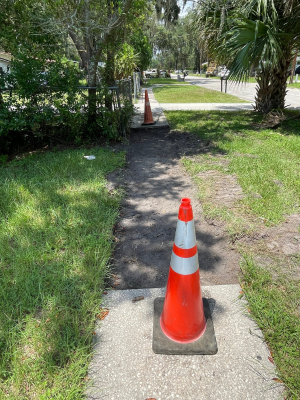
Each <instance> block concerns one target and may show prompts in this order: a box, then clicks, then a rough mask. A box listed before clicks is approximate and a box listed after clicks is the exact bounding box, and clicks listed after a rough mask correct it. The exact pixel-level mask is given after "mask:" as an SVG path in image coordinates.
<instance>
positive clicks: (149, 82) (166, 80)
mask: <svg viewBox="0 0 300 400" xmlns="http://www.w3.org/2000/svg"><path fill="white" fill-rule="evenodd" d="M157 84H161V85H174V84H175V85H190V83H189V82H178V81H177V79H172V78H151V79H147V80H145V84H144V85H143V86H145V85H148V87H150V86H152V85H157Z"/></svg>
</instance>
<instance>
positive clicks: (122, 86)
mask: <svg viewBox="0 0 300 400" xmlns="http://www.w3.org/2000/svg"><path fill="white" fill-rule="evenodd" d="M116 86H117V87H118V88H119V95H120V97H121V98H122V99H127V100H129V101H130V102H131V103H132V83H131V76H129V77H128V79H121V80H118V81H116Z"/></svg>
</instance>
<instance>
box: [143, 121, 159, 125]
mask: <svg viewBox="0 0 300 400" xmlns="http://www.w3.org/2000/svg"><path fill="white" fill-rule="evenodd" d="M155 124H156V121H153V122H143V123H142V125H155Z"/></svg>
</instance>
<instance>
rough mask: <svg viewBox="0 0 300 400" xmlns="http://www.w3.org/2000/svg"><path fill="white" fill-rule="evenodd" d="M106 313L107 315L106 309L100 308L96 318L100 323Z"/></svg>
mask: <svg viewBox="0 0 300 400" xmlns="http://www.w3.org/2000/svg"><path fill="white" fill-rule="evenodd" d="M108 313H109V310H108V308H102V310H101V311H100V314H98V315H97V318H99V319H100V320H101V321H102V320H103V319H104V318H105V317H106V316H107V315H108Z"/></svg>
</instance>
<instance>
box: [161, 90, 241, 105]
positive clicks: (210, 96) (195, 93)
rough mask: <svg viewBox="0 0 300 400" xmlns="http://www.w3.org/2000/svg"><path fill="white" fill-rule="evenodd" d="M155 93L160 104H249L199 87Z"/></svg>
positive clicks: (228, 95)
mask: <svg viewBox="0 0 300 400" xmlns="http://www.w3.org/2000/svg"><path fill="white" fill-rule="evenodd" d="M153 93H154V95H155V98H156V100H157V101H158V102H159V103H178V102H180V103H248V102H247V101H245V100H242V99H239V98H238V97H235V96H232V95H230V94H226V93H222V92H217V91H216V90H210V89H205V88H202V87H199V86H184V87H179V86H177V87H176V86H173V87H168V86H164V87H155V88H153Z"/></svg>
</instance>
